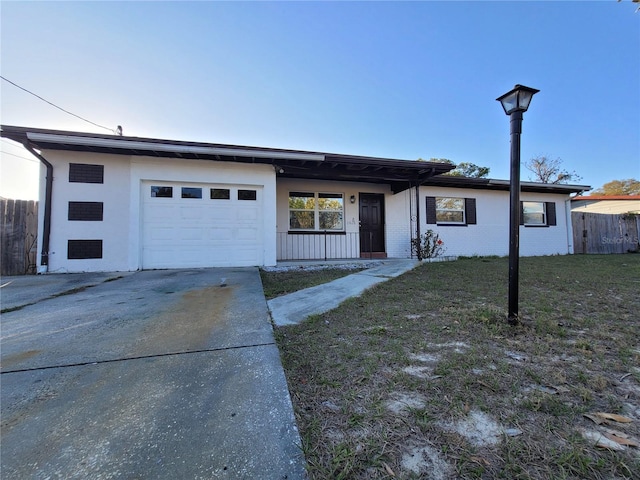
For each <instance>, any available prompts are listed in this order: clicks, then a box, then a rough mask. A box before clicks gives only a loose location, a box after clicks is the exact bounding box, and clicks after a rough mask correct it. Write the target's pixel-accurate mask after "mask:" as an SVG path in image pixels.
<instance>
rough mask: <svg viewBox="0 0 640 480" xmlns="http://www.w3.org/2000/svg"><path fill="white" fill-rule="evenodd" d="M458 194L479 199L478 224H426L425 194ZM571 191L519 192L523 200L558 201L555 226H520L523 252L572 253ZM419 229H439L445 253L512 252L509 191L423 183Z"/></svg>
mask: <svg viewBox="0 0 640 480" xmlns="http://www.w3.org/2000/svg"><path fill="white" fill-rule="evenodd" d="M427 196H432V197H457V198H475V199H476V219H477V224H475V225H466V226H444V225H441V226H438V225H436V224H427V223H426V222H427V220H426V197H427ZM568 198H569V197H568V195H557V194H543V193H528V192H522V193H521V194H520V200H521V201H536V202H555V204H556V220H557V225H556V226H550V227H525V226H522V225H521V226H520V255H521V256H534V255H558V254H560V255H564V254H568V253H571V249H570V246H569V239H570V238H571V233H570V232H571V230H570V229H571V226H570V217H569V219H568V218H567V215H566V208H565V202H566V201H567V200H568ZM420 202H421V203H420V231H421V233H424V232H426V231H427V230H428V229H431V230H433V231H434V232H437V233H438V234H439V236H440V239H441V240H442V241H443V242H444V246H445V248H446V250H445V252H444V255H455V256H474V255H480V256H486V255H498V256H506V255H508V254H509V192H508V191H494V190H475V189H465V188H444V187H421V188H420Z"/></svg>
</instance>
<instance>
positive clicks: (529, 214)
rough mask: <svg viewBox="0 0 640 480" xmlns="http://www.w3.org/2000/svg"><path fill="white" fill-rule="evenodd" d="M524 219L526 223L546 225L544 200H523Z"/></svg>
mask: <svg viewBox="0 0 640 480" xmlns="http://www.w3.org/2000/svg"><path fill="white" fill-rule="evenodd" d="M522 220H523V223H524V224H525V225H546V222H545V218H544V203H543V202H522Z"/></svg>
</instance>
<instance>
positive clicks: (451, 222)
mask: <svg viewBox="0 0 640 480" xmlns="http://www.w3.org/2000/svg"><path fill="white" fill-rule="evenodd" d="M442 200H457V201H459V202H461V203H462V206H461V207H460V208H440V207H439V205H438V204H439V203H441V201H442ZM466 210H467V209H466V204H465V199H464V198H462V197H436V224H447V225H466V222H467V211H466ZM441 212H443V213H448V212H454V213H457V212H460V213H462V221H460V222H457V221H455V220H440V219H439V218H438V216H439V214H440V213H441Z"/></svg>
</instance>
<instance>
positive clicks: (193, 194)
mask: <svg viewBox="0 0 640 480" xmlns="http://www.w3.org/2000/svg"><path fill="white" fill-rule="evenodd" d="M182 198H202V189H201V188H193V187H182Z"/></svg>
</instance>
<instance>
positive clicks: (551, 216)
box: [546, 202, 557, 227]
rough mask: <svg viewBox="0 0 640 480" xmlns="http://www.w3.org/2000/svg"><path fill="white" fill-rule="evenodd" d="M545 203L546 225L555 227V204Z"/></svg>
mask: <svg viewBox="0 0 640 480" xmlns="http://www.w3.org/2000/svg"><path fill="white" fill-rule="evenodd" d="M546 203H547V225H550V226H552V227H555V226H556V225H557V222H556V202H546Z"/></svg>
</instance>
